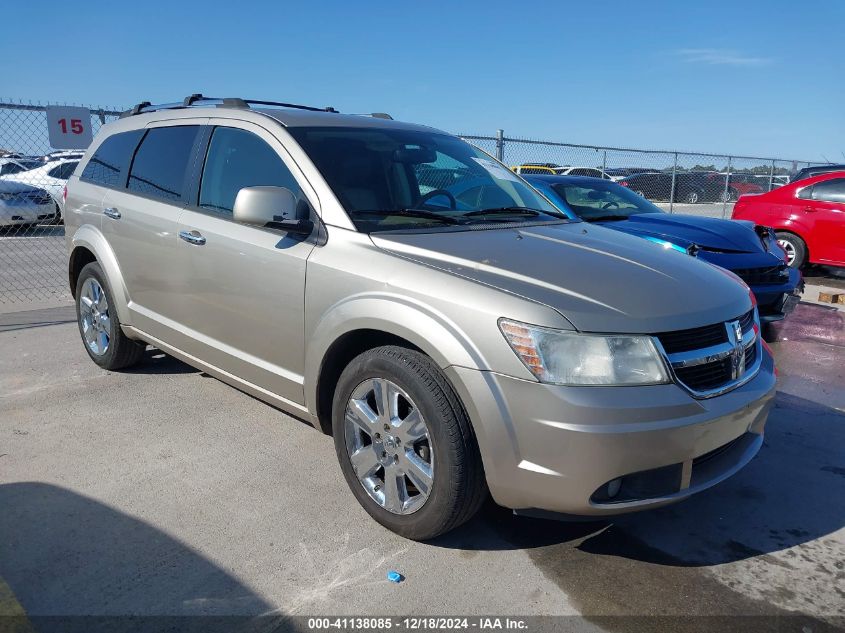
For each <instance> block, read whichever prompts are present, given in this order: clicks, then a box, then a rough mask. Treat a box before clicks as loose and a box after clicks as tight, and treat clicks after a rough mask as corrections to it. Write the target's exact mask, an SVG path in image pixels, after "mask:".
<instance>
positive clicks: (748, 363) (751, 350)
mask: <svg viewBox="0 0 845 633" xmlns="http://www.w3.org/2000/svg"><path fill="white" fill-rule="evenodd" d="M756 360H757V345H756V344H754V345H750V346H748V347H746V348H745V371H748V370H749V369H751V368H752V367H754V362H755V361H756Z"/></svg>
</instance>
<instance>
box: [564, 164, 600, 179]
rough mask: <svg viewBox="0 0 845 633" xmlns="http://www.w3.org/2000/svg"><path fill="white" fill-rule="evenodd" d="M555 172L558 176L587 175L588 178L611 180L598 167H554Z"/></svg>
mask: <svg viewBox="0 0 845 633" xmlns="http://www.w3.org/2000/svg"><path fill="white" fill-rule="evenodd" d="M555 173H556V174H557V175H558V176H589V177H590V178H603V179H604V180H613V179H612V178H611V177H610V176H609V175H608V174H606V173H605V172H604V171H602V170H601V169H600V168H598V167H558V168H557V169H555Z"/></svg>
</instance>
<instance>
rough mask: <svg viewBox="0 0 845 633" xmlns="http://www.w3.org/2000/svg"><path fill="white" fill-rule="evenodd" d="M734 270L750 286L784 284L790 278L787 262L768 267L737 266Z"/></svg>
mask: <svg viewBox="0 0 845 633" xmlns="http://www.w3.org/2000/svg"><path fill="white" fill-rule="evenodd" d="M733 272H734V273H736V274H737V275H738V276H739V278H740V279H742V280H743V281H744V282H745V283H747V284H748V285H749V286H761V285H766V284H769V285H771V284H782V283H784V282H785V281H787V280H788V279H789V272H788V271H787V269H786V264H780V265H778V266H769V267H766V268H736V269H734V270H733Z"/></svg>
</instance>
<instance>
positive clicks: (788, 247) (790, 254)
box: [778, 239, 795, 266]
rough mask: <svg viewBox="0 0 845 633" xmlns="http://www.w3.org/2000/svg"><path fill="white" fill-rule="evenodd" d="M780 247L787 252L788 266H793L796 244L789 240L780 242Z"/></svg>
mask: <svg viewBox="0 0 845 633" xmlns="http://www.w3.org/2000/svg"><path fill="white" fill-rule="evenodd" d="M778 245H779V246H780V247H781V248H782V249H783V250H784V251H785V252H786V264H787V265H788V266H792V264H793V262H794V261H795V244H793V243H792V242H790V241H789V240H783V239H780V240H778Z"/></svg>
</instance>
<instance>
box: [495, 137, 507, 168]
mask: <svg viewBox="0 0 845 633" xmlns="http://www.w3.org/2000/svg"><path fill="white" fill-rule="evenodd" d="M496 158H497V159H499V161H501V162H503V163H504V162H505V131H504V130H496Z"/></svg>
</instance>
